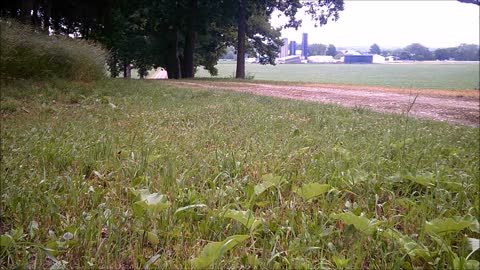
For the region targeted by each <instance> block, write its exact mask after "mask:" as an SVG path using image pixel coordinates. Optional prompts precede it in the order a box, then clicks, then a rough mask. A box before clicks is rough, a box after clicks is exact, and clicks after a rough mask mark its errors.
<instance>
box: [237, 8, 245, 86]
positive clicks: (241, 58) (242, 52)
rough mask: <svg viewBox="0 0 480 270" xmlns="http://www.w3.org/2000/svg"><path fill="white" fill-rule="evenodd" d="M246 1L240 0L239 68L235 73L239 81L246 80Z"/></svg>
mask: <svg viewBox="0 0 480 270" xmlns="http://www.w3.org/2000/svg"><path fill="white" fill-rule="evenodd" d="M246 1H247V0H238V30H237V31H238V32H237V67H236V71H235V78H237V79H245V52H246V46H245V34H246V32H247V18H246Z"/></svg>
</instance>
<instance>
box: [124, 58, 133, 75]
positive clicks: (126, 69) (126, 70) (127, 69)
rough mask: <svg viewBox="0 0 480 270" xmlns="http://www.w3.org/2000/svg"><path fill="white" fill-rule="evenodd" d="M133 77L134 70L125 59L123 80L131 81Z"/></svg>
mask: <svg viewBox="0 0 480 270" xmlns="http://www.w3.org/2000/svg"><path fill="white" fill-rule="evenodd" d="M131 75H132V68H131V67H130V61H129V60H128V59H126V58H125V59H123V78H124V79H130V77H131Z"/></svg>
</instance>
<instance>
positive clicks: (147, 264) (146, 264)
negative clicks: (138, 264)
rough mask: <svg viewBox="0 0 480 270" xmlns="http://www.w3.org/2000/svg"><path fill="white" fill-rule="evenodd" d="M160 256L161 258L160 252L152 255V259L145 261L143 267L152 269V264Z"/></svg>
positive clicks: (145, 269)
mask: <svg viewBox="0 0 480 270" xmlns="http://www.w3.org/2000/svg"><path fill="white" fill-rule="evenodd" d="M158 258H160V255H159V254H157V255H155V256H152V257H151V258H150V260H148V261H147V262H146V263H145V265H144V266H143V269H144V270H147V269H150V265H152V264H154V263H155V262H156V261H157V260H158Z"/></svg>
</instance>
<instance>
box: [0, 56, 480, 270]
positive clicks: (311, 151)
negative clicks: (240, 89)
mask: <svg viewBox="0 0 480 270" xmlns="http://www.w3.org/2000/svg"><path fill="white" fill-rule="evenodd" d="M249 67H250V66H249ZM299 67H300V66H299ZM262 68H263V67H262ZM256 78H258V77H256ZM457 83H458V81H457ZM191 88H192V87H191V86H184V87H183V88H178V86H176V87H171V86H169V85H168V82H162V81H140V80H104V81H100V82H94V83H88V84H86V83H74V82H65V81H51V82H45V83H42V82H36V83H31V82H28V81H17V82H15V83H14V84H10V85H5V84H4V85H2V96H1V103H0V105H1V118H2V123H1V124H2V128H1V141H2V143H1V153H2V154H1V171H0V180H1V190H2V196H1V204H0V207H1V208H0V210H1V211H0V235H1V238H0V240H1V241H0V244H1V245H0V248H1V249H0V262H1V267H2V268H9V269H10V268H14V267H15V266H23V267H29V268H33V267H35V266H36V267H40V268H42V267H43V268H45V267H50V266H52V265H54V266H56V267H60V266H62V265H66V266H67V267H70V268H97V267H99V268H109V269H112V268H116V269H129V268H132V267H134V268H141V267H145V268H149V267H155V268H163V269H185V268H187V269H188V268H205V267H208V268H242V267H245V268H249V267H251V268H260V269H274V268H285V269H311V268H316V269H319V268H329V269H342V268H348V269H352V268H355V269H400V268H404V269H412V268H414V267H420V268H441V269H443V268H456V269H460V267H464V268H465V269H468V268H469V269H475V268H478V260H479V259H480V252H479V251H476V252H472V247H474V246H475V243H478V239H479V238H480V232H479V225H478V217H479V215H480V199H479V197H478V191H479V187H480V186H479V181H480V165H479V164H480V163H479V162H480V157H479V152H478V149H479V147H480V142H479V140H478V136H479V129H478V128H472V127H466V126H457V125H449V124H447V123H441V122H434V121H427V120H416V119H413V118H409V117H405V116H402V115H393V114H381V113H375V112H370V111H368V110H366V109H363V108H351V109H348V108H343V107H340V106H337V105H331V104H330V105H325V104H317V103H313V102H305V101H296V100H283V99H276V98H272V97H265V96H256V95H252V94H248V93H237V92H226V91H219V90H216V91H212V90H196V89H191ZM428 88H434V87H428Z"/></svg>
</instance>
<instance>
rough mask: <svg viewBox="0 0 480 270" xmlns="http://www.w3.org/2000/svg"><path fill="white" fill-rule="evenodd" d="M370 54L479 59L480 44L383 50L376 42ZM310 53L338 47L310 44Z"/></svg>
mask: <svg viewBox="0 0 480 270" xmlns="http://www.w3.org/2000/svg"><path fill="white" fill-rule="evenodd" d="M368 53H370V54H379V55H382V56H394V57H396V58H398V59H400V60H415V61H428V60H457V61H479V60H480V58H479V45H476V44H460V45H459V46H457V47H451V48H439V49H436V50H433V51H432V50H430V49H429V48H427V47H425V46H423V45H422V44H420V43H413V44H410V45H408V46H407V47H405V48H402V49H397V50H383V51H382V50H381V49H380V46H378V44H376V43H374V44H372V45H371V46H370V49H369V51H368ZM308 54H309V55H331V56H334V57H335V56H337V57H338V53H337V49H336V47H335V46H334V45H332V44H330V45H328V46H327V45H325V44H310V45H309V46H308Z"/></svg>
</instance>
